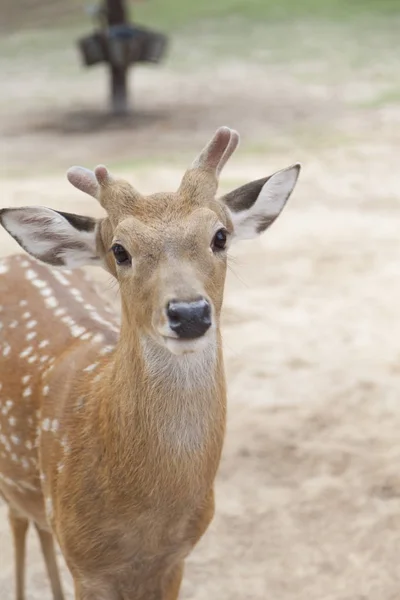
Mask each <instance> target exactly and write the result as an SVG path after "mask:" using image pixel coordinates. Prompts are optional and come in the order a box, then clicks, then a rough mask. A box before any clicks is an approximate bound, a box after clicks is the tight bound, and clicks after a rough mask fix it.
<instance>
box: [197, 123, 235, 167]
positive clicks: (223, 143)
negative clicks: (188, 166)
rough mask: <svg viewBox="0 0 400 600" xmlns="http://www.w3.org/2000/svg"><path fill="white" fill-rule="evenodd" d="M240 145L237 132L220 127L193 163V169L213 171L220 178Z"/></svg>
mask: <svg viewBox="0 0 400 600" xmlns="http://www.w3.org/2000/svg"><path fill="white" fill-rule="evenodd" d="M238 144H239V134H238V132H237V131H235V130H234V129H229V127H220V128H219V129H217V131H216V132H215V135H214V137H213V138H212V139H211V140H210V141H209V142H208V144H207V145H206V146H205V147H204V148H203V150H202V151H201V152H200V154H199V156H198V157H197V158H196V159H195V160H194V161H193V163H192V169H201V170H205V171H212V172H214V173H215V175H216V177H217V178H218V177H219V174H220V172H221V171H222V169H223V167H224V166H225V164H226V163H227V161H228V159H229V158H230V156H231V155H232V154H233V152H234V151H235V150H236V148H237V146H238Z"/></svg>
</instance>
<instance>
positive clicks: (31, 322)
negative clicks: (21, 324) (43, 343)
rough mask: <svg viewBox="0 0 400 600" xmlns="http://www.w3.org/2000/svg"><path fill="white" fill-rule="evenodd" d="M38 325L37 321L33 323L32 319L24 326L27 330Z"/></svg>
mask: <svg viewBox="0 0 400 600" xmlns="http://www.w3.org/2000/svg"><path fill="white" fill-rule="evenodd" d="M37 324H38V322H37V321H35V319H32V320H31V321H28V322H27V324H26V326H27V328H28V329H32V328H33V327H36V325H37Z"/></svg>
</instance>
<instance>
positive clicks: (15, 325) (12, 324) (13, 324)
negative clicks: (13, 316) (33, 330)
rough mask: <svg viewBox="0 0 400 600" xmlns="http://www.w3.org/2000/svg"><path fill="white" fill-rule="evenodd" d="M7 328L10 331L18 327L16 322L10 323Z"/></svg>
mask: <svg viewBox="0 0 400 600" xmlns="http://www.w3.org/2000/svg"><path fill="white" fill-rule="evenodd" d="M9 327H10V329H15V328H16V327H18V321H11V323H10V324H9Z"/></svg>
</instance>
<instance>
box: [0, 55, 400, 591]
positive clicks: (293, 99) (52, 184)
mask: <svg viewBox="0 0 400 600" xmlns="http://www.w3.org/2000/svg"><path fill="white" fill-rule="evenodd" d="M398 60H399V59H398V58H397V61H398ZM13 64H14V67H15V69H16V70H17V71H18V69H19V70H20V71H18V72H21V73H22V72H23V65H22V64H21V65H20V64H19V63H18V61H17V62H14V63H13ZM15 65H16V66H15ZM312 65H314V67H315V70H316V71H317V72H320V71H321V70H322V68H323V64H322V62H321V60H317V59H316V58H315V59H314V62H312ZM312 65H311V66H312ZM311 66H310V64H308V63H307V69H308V71H311V70H312V68H311ZM392 66H393V68H394V65H392ZM326 67H327V65H325V68H326ZM397 67H398V65H397ZM374 68H375V67H374V63H373V62H372V63H371V65H370V69H369V70H364V71H363V70H360V72H359V75H358V79H355V78H354V73H353V74H350V73H347V72H345V71H342V72H340V76H337V77H334V76H333V75H332V77H331V79H325V80H324V81H323V82H320V83H319V84H318V85H316V84H315V83H313V82H312V81H310V80H305V79H302V78H301V77H300V76H299V77H297V74H298V73H299V72H301V73H304V69H305V70H307V69H306V68H305V66H304V65H300V64H297V65H296V64H294V65H292V67H291V69H289V70H287V69H286V70H282V69H279V68H278V67H277V66H276V65H274V64H269V65H268V66H267V67H265V66H263V67H261V66H257V65H253V66H251V67H249V66H246V65H243V64H235V65H233V64H232V63H230V64H228V65H225V66H223V65H222V66H219V67H218V69H217V70H216V75H215V81H214V85H213V86H212V90H211V91H210V93H209V94H208V95H206V96H202V98H201V100H199V89H201V87H202V85H203V84H204V83H205V81H206V79H207V78H206V75H205V74H204V72H199V73H191V74H190V75H188V74H186V79H185V80H184V78H183V75H181V74H174V73H171V72H169V71H168V70H166V71H165V72H163V73H161V72H160V73H159V74H154V73H152V74H150V75H148V74H146V75H143V76H141V77H138V82H137V85H138V90H139V93H140V94H141V97H142V100H143V99H144V98H145V97H146V98H149V104H150V109H149V110H150V113H151V110H153V111H154V115H155V114H156V111H157V104H159V105H162V106H161V109H160V110H161V114H162V118H161V119H154V121H153V120H151V119H149V121H143V122H141V125H140V127H139V126H138V127H137V128H135V122H133V123H132V122H129V123H125V125H124V126H120V127H115V126H113V125H112V124H109V123H108V124H107V126H106V128H105V130H103V131H98V122H96V118H91V119H92V120H91V119H88V118H87V117H85V113H84V112H80V113H79V119H81V120H80V121H79V119H78V126H77V127H76V128H75V129H74V127H72V126H71V118H72V121H73V123H75V124H76V123H77V121H76V115H77V114H78V113H77V112H74V113H71V112H70V113H68V114H67V113H66V112H65V111H66V103H67V100H65V101H64V100H63V98H64V97H65V96H64V95H63V92H65V91H66V89H67V84H66V83H65V82H64V83H62V81H61V79H60V88H58V89H59V90H60V98H61V99H60V101H59V103H58V104H57V103H56V106H55V108H54V111H53V112H52V114H51V115H46V114H45V112H46V111H45V110H44V109H43V106H42V104H41V106H40V107H39V106H36V107H35V105H33V106H32V100H31V99H30V100H29V101H28V96H29V94H28V93H27V89H28V90H29V89H30V90H31V96H30V98H35V94H37V92H38V89H40V86H41V82H42V81H45V80H46V77H48V73H46V72H45V71H44V72H35V73H34V74H32V73H30V72H29V69H28V68H26V70H25V75H26V78H25V80H24V82H23V83H22V82H21V80H20V79H19V80H18V81H17V79H16V78H15V79H11V80H8V83H7V84H6V85H7V86H8V87H7V91H8V92H9V93H10V94H11V93H12V92H13V93H15V103H14V104H13V106H12V107H11V108H10V107H8V115H9V117H8V118H7V119H4V118H3V120H2V125H1V132H2V135H3V148H4V150H5V152H4V163H3V164H5V165H6V170H7V172H9V171H11V172H12V173H11V175H10V176H8V177H7V178H4V179H3V181H2V183H1V186H2V188H1V205H2V206H3V205H4V206H5V205H23V204H35V203H37V204H46V205H48V206H52V207H55V208H57V207H59V208H63V209H64V210H70V211H71V212H74V211H75V212H82V213H87V214H89V213H90V214H97V212H98V210H99V209H98V208H97V207H96V206H95V205H94V203H93V201H91V200H88V199H86V198H85V197H84V196H82V195H81V194H79V193H78V192H77V191H75V190H73V189H72V188H70V187H69V186H68V183H67V182H66V181H65V180H64V178H63V172H64V171H65V169H66V168H67V167H68V166H70V164H73V163H76V162H82V163H85V164H87V166H93V164H95V163H96V162H107V158H110V159H111V157H113V159H115V157H116V158H117V162H118V161H121V164H120V166H118V165H117V166H116V169H117V171H118V173H119V174H121V175H126V176H127V177H129V178H130V179H131V180H132V181H134V183H135V185H136V186H137V187H138V188H139V189H141V190H143V191H156V190H161V189H172V188H173V187H174V186H175V185H176V184H177V182H178V181H179V176H180V174H181V173H182V170H183V168H184V167H185V166H186V164H187V163H188V162H190V161H191V159H192V154H191V153H189V152H188V153H187V155H186V158H182V159H181V158H179V159H177V162H178V163H179V165H175V164H170V163H169V162H168V161H167V159H165V162H164V163H163V162H162V161H159V162H157V165H156V166H155V167H153V168H151V169H150V168H149V166H148V165H147V164H146V165H140V164H139V165H135V164H134V163H132V164H130V165H129V167H127V166H125V167H124V165H123V161H124V160H125V159H126V157H127V156H128V154H129V153H131V155H132V156H134V157H140V156H141V153H143V152H144V153H145V154H146V155H149V156H151V154H152V153H157V156H158V157H160V156H161V157H162V156H165V157H167V156H168V152H169V151H170V150H171V149H172V150H177V151H179V152H183V151H185V150H186V149H187V150H189V149H190V150H192V147H193V148H195V147H198V145H199V144H200V147H201V144H202V143H203V142H205V141H206V140H207V138H208V137H209V135H210V134H211V133H212V132H213V130H214V127H215V126H217V125H220V124H227V125H231V126H233V127H237V128H238V129H239V130H240V131H241V133H242V135H243V141H242V148H241V150H239V151H238V152H237V154H236V155H235V158H234V159H233V160H232V163H231V165H230V166H229V168H228V169H227V171H226V174H225V177H224V179H223V181H222V187H223V188H224V189H229V187H232V184H233V182H237V183H238V184H239V183H241V182H242V183H244V182H246V181H247V180H248V179H250V178H256V177H261V176H263V175H265V174H268V173H269V172H271V171H273V170H274V169H278V168H280V167H283V166H286V165H287V164H289V163H291V162H294V161H296V160H300V161H301V162H303V165H304V169H303V173H302V175H301V178H300V181H299V184H298V188H297V191H296V192H295V194H294V195H293V198H292V199H291V201H290V204H289V205H288V207H287V209H286V210H285V212H284V214H283V215H282V217H281V218H280V220H279V221H278V222H277V223H276V224H275V225H274V226H273V227H272V228H271V230H270V231H269V232H268V233H267V234H265V235H264V237H263V238H262V239H260V240H259V241H256V242H247V243H243V244H242V245H241V246H240V247H238V248H237V249H234V250H233V255H232V259H231V261H230V270H229V274H228V280H227V288H226V301H225V310H224V327H223V333H224V340H225V356H226V369H227V377H228V383H229V426H228V434H227V439H226V445H225V450H224V455H223V460H222V464H221V468H220V472H219V476H218V480H217V512H216V516H215V519H214V522H213V524H212V526H211V527H210V529H209V531H208V532H207V534H206V535H205V537H204V538H203V540H202V542H201V543H200V544H199V545H198V547H197V548H196V550H195V551H194V552H193V554H192V556H191V557H190V559H189V560H188V564H187V571H186V577H185V581H184V585H183V589H182V599H183V600H210V599H216V600H217V599H218V600H228V599H229V600H247V599H249V600H250V599H251V600H266V599H271V600H272V599H273V600H395V599H396V600H397V599H398V598H399V597H400V568H399V561H400V471H399V464H400V433H399V430H400V404H399V389H400V335H399V333H400V332H399V319H398V305H399V297H400V242H399V233H398V232H399V225H400V211H399V207H400V205H399V202H398V197H397V194H398V181H397V180H398V164H397V155H396V154H395V152H394V147H395V145H396V143H398V137H399V134H398V133H397V131H396V124H398V122H399V120H400V108H399V106H398V105H396V104H395V103H394V104H390V105H389V106H383V107H382V106H370V107H369V108H360V106H356V107H354V106H353V105H352V104H351V102H350V101H349V98H350V99H351V100H354V98H356V99H357V100H360V99H361V100H369V99H370V98H371V95H372V94H373V90H375V91H376V89H377V86H378V87H379V85H380V84H379V82H377V80H376V77H375V74H376V73H375V71H374ZM386 68H388V67H387V65H386ZM245 72H246V74H247V75H246V76H247V77H249V72H250V75H251V77H252V79H253V80H254V81H258V82H261V83H260V84H259V85H257V86H255V87H253V89H252V91H251V93H250V92H249V91H248V90H247V89H245V88H246V86H243V83H242V84H241V83H240V82H241V81H242V82H243V78H244V77H245V75H244V73H245ZM91 77H92V76H91ZM96 77H98V78H97V79H96V78H94V79H91V80H90V82H89V83H88V82H86V83H83V80H82V81H80V85H79V86H78V85H77V86H76V88H73V87H71V86H72V84H71V81H69V83H68V93H69V94H70V95H69V97H68V98H69V99H68V102H71V94H72V96H74V94H75V96H76V103H77V104H78V105H79V103H81V107H85V106H86V105H87V102H88V99H89V98H90V97H93V91H94V94H98V95H99V96H100V94H101V85H102V80H101V77H100V76H96ZM188 78H189V83H188ZM241 78H242V79H241ZM184 81H185V82H186V83H185V86H184V88H183V89H182V86H183V84H184ZM271 81H274V85H273V86H272V85H271V84H270V82H271ZM160 82H161V83H160ZM263 82H264V83H263ZM161 84H162V85H163V86H164V84H165V87H163V91H164V93H163V94H158V95H157V100H154V94H153V92H154V90H155V89H156V87H157V86H159V85H161ZM63 85H64V87H62V86H63ZM93 85H94V87H93ZM27 86H28V88H27ZM29 86H30V87H29ZM232 90H233V91H232ZM228 97H229V98H228ZM173 101H174V102H175V105H174V103H173ZM1 102H4V100H2V101H1ZM163 103H164V104H163ZM33 104H34V103H33ZM173 107H174V108H173ZM191 107H192V108H191ZM246 107H247V109H246ZM249 107H250V108H249ZM82 110H83V108H82ZM207 111H208V112H207ZM78 112H79V111H78ZM71 114H72V117H71ZM157 114H158V113H157ZM65 115H66V116H65ZM62 119H64V121H63V122H64V123H67V126H66V129H65V127H64V129H63V128H59V127H50V126H49V127H47V128H46V127H45V128H43V126H42V125H43V123H47V125H49V123H55V122H58V123H60V120H62ZM57 120H58V121H57ZM299 122H301V123H302V124H303V125H304V130H306V131H309V132H311V134H310V136H311V137H310V136H307V135H306V136H305V137H304V135H303V133H304V132H303V133H302V134H299V133H298V131H297V130H296V133H293V129H294V128H295V125H296V123H297V124H298V123H299ZM79 123H81V125H82V127H83V130H82V131H81V130H80V128H79ZM137 123H138V121H136V124H137ZM35 124H36V125H37V126H36V127H35ZM257 124H258V127H257ZM39 125H40V126H39ZM84 126H86V127H87V129H86V131H85V127H84ZM324 127H326V129H327V133H326V137H325V138H324V140H323V141H322V142H321V140H320V138H319V137H318V136H317V134H316V132H317V131H319V130H320V129H323V128H324ZM88 131H89V132H90V133H88ZM279 131H281V132H282V133H281V134H279ZM189 133H191V136H190V139H188V134H189ZM262 136H264V138H265V139H267V140H268V144H267V145H266V146H265V148H263V149H261V150H258V151H255V150H254V148H253V152H252V154H251V155H249V154H248V153H247V151H246V144H248V145H249V146H250V143H251V144H257V143H259V140H260V138H261V137H262ZM299 136H300V137H299ZM332 136H333V137H332ZM334 136H337V142H335V137H334ZM326 138H328V141H326ZM141 149H142V150H143V152H141ZM46 161H47V162H48V164H49V168H48V170H46V169H45V168H44V165H45V163H46ZM178 167H179V168H178ZM16 171H18V176H17V174H16ZM15 249H16V245H15V244H14V243H13V242H12V241H11V240H10V239H9V238H8V237H7V236H6V234H5V233H2V232H0V255H5V254H8V253H9V252H12V251H14V250H15ZM94 275H95V276H96V277H97V278H98V280H99V281H100V283H101V284H102V286H103V287H104V290H105V293H106V294H108V295H109V297H110V299H111V300H112V301H113V302H115V303H117V299H116V298H115V293H114V292H112V291H111V289H110V285H109V281H108V280H107V278H105V277H104V276H103V275H102V274H101V273H95V274H94ZM29 542H30V548H29V555H28V557H29V558H28V583H27V585H28V596H27V598H28V600H45V599H46V598H50V592H49V589H48V587H47V580H46V576H45V573H44V567H43V563H42V559H41V556H40V553H39V551H38V545H37V541H36V538H35V537H34V535H33V534H32V536H31V538H30V540H29ZM0 558H1V561H0V565H1V566H0V598H1V600H12V599H13V593H12V586H13V577H12V548H11V540H10V536H9V531H8V525H7V521H6V509H5V507H4V506H1V507H0ZM64 574H65V581H66V586H67V589H68V598H69V599H71V598H72V592H71V586H70V580H69V578H68V574H67V573H66V571H65V569H64Z"/></svg>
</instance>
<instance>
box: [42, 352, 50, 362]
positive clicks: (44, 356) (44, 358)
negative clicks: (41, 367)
mask: <svg viewBox="0 0 400 600" xmlns="http://www.w3.org/2000/svg"><path fill="white" fill-rule="evenodd" d="M49 358H50V357H49V356H48V355H47V354H44V355H43V356H41V357H40V362H41V363H44V362H46V360H49Z"/></svg>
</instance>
